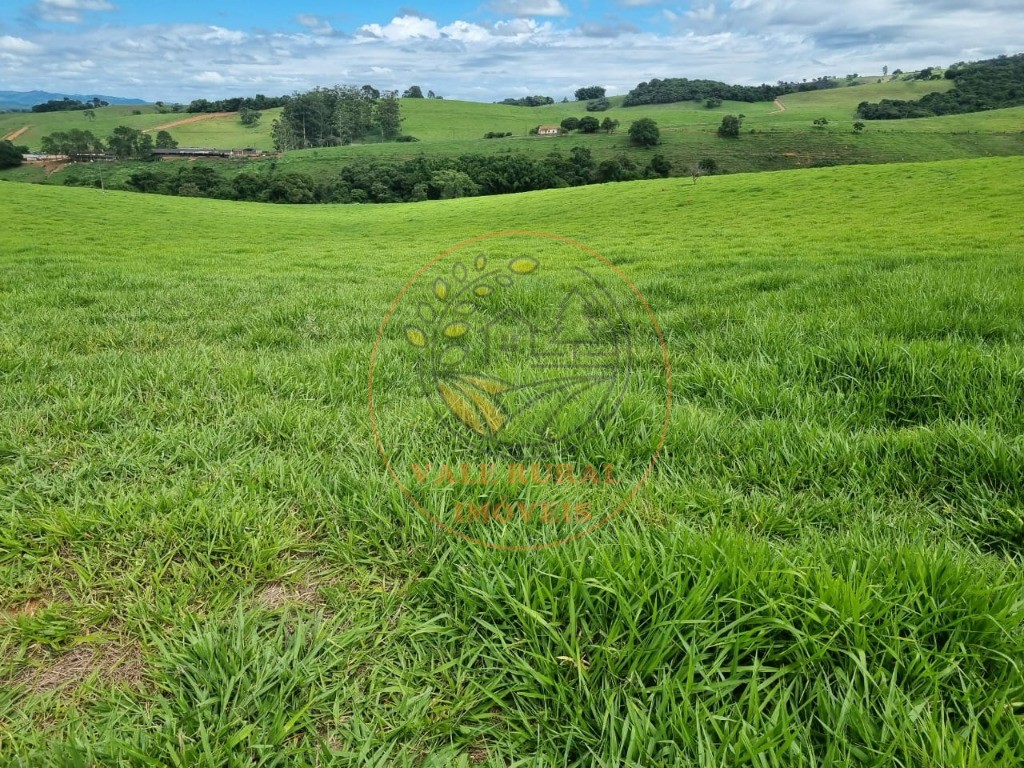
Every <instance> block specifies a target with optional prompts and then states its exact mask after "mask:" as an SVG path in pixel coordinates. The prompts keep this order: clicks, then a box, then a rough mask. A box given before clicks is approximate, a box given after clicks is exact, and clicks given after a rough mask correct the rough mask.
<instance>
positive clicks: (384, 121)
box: [373, 91, 402, 139]
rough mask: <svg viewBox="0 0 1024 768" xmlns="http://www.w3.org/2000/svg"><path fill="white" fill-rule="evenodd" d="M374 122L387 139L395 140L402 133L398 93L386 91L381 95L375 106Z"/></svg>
mask: <svg viewBox="0 0 1024 768" xmlns="http://www.w3.org/2000/svg"><path fill="white" fill-rule="evenodd" d="M373 121H374V124H375V125H376V126H377V127H378V128H379V129H380V133H381V136H383V137H384V138H385V139H394V138H396V137H397V136H398V135H399V134H400V133H401V132H402V114H401V106H400V105H399V103H398V91H385V92H384V93H382V94H381V96H380V98H379V99H377V101H376V102H375V103H374V105H373Z"/></svg>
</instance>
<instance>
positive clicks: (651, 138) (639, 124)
mask: <svg viewBox="0 0 1024 768" xmlns="http://www.w3.org/2000/svg"><path fill="white" fill-rule="evenodd" d="M629 140H630V141H631V142H633V143H634V144H636V145H637V146H638V147H653V146H655V145H656V144H657V143H658V142H659V141H661V131H660V130H659V129H658V124H657V123H656V122H654V121H653V120H652V119H651V118H649V117H644V118H641V119H640V120H637V121H635V122H634V123H633V124H632V125H631V126H629Z"/></svg>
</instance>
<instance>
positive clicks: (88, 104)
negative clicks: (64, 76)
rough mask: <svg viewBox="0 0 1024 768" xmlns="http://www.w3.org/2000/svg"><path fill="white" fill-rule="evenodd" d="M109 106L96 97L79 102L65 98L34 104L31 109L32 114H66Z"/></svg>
mask: <svg viewBox="0 0 1024 768" xmlns="http://www.w3.org/2000/svg"><path fill="white" fill-rule="evenodd" d="M107 106H110V104H109V103H108V102H106V101H103V100H101V99H100V98H99V97H98V96H97V97H95V98H92V99H89V100H88V101H79V100H78V99H69V98H68V97H67V96H65V97H64V98H63V99H51V100H50V101H44V102H43V103H42V104H36V105H35V106H33V107H32V111H33V112H68V111H73V110H78V109H93V108H95V107H107Z"/></svg>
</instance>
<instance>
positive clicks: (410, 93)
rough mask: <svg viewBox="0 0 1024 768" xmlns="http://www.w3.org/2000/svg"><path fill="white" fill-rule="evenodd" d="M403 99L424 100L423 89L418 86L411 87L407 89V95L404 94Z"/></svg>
mask: <svg viewBox="0 0 1024 768" xmlns="http://www.w3.org/2000/svg"><path fill="white" fill-rule="evenodd" d="M402 98H403V99H422V98H423V89H422V88H420V87H419V86H418V85H410V86H409V87H408V88H406V90H405V93H403V94H402Z"/></svg>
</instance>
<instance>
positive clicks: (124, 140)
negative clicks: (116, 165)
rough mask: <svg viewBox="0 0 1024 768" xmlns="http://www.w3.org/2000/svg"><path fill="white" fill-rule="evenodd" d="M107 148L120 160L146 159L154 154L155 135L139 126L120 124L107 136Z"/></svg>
mask: <svg viewBox="0 0 1024 768" xmlns="http://www.w3.org/2000/svg"><path fill="white" fill-rule="evenodd" d="M107 150H108V151H109V152H110V154H112V155H113V156H114V157H116V158H117V159H118V160H144V159H146V158H148V157H150V156H151V155H152V154H153V137H152V136H150V135H149V134H148V133H143V132H142V131H140V130H139V129H137V128H132V127H130V126H127V125H119V126H117V128H115V129H114V131H113V133H111V134H110V136H109V137H108V138H107Z"/></svg>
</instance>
